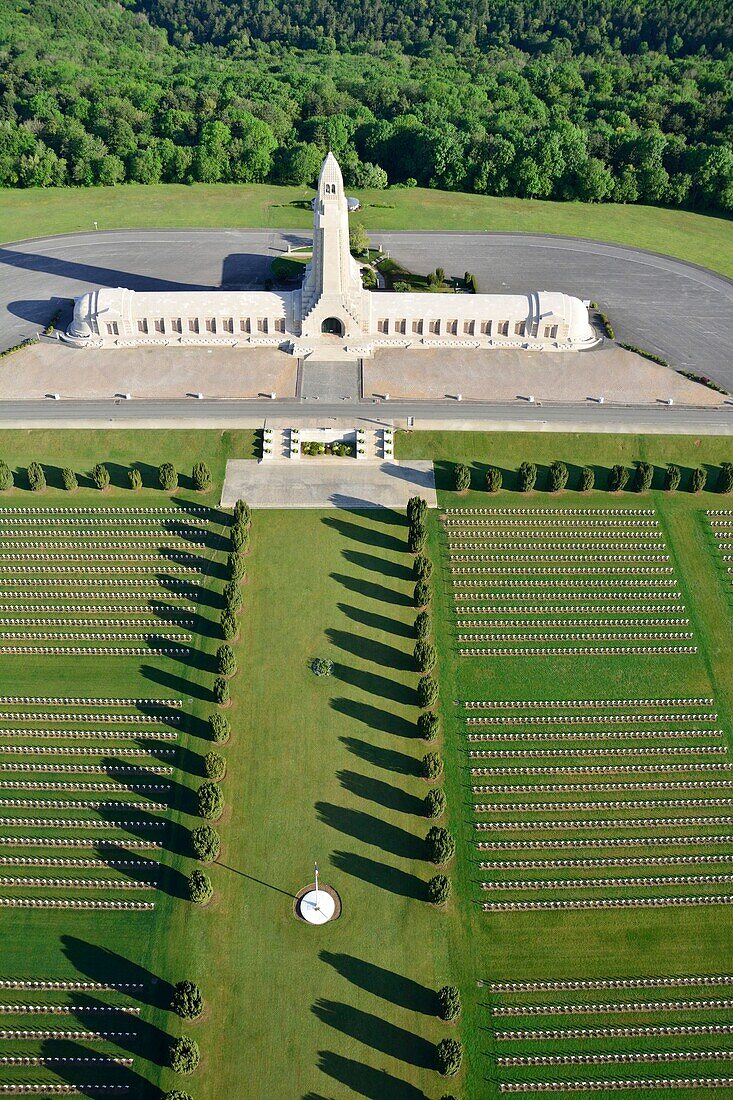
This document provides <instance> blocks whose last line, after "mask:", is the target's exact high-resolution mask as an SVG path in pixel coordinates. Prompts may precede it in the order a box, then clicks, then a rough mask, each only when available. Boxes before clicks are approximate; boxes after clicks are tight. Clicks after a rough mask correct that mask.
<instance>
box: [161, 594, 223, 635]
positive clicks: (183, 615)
mask: <svg viewBox="0 0 733 1100" xmlns="http://www.w3.org/2000/svg"><path fill="white" fill-rule="evenodd" d="M148 608H149V610H150V611H152V613H153V614H154V615H155V617H156V618H157V619H159V620H160V622H161V623H162V624H164V625H165V626H168V627H179V628H180V630H181V631H182V632H183V631H191V632H192V633H193V634H200V635H201V636H202V637H205V638H219V639H221V638H222V632H221V626H220V625H219V623H218V622H217V621H216V620H215V619H209V618H207V617H206V616H205V615H201V614H200V613H199V612H198V611H196V610H194V608H193V606H183V607H182V606H180V605H175V604H170V603H165V602H164V601H162V600H150V602H149V603H148ZM182 620H186V623H185V625H183V622H182ZM189 623H192V625H190V626H189V625H188V624H189ZM151 625H152V624H151Z"/></svg>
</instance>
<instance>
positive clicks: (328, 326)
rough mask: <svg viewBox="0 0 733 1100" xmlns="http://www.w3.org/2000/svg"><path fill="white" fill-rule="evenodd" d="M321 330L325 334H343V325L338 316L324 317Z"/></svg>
mask: <svg viewBox="0 0 733 1100" xmlns="http://www.w3.org/2000/svg"><path fill="white" fill-rule="evenodd" d="M321 332H322V333H323V334H324V335H325V336H343V334H344V326H343V325H342V323H341V322H340V321H339V319H338V317H326V318H325V320H324V321H323V323H322V324H321Z"/></svg>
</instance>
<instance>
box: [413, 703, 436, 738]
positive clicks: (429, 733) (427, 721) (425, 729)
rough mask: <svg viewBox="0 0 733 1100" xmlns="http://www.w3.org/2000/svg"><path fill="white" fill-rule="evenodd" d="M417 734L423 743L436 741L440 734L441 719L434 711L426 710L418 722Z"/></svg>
mask: <svg viewBox="0 0 733 1100" xmlns="http://www.w3.org/2000/svg"><path fill="white" fill-rule="evenodd" d="M417 732H418V733H419V734H420V736H421V737H422V739H423V741H434V740H435V739H436V737H437V736H438V734H439V733H440V718H439V717H438V715H437V714H436V713H435V711H434V710H426V711H425V713H424V714H421V715H420V717H419V718H418V720H417Z"/></svg>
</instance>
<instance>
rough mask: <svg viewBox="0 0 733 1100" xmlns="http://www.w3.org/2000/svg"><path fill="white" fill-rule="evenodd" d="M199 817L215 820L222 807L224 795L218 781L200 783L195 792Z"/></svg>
mask: <svg viewBox="0 0 733 1100" xmlns="http://www.w3.org/2000/svg"><path fill="white" fill-rule="evenodd" d="M196 801H197V803H198V811H199V817H203V818H204V819H205V820H206V821H216V819H217V818H218V817H221V814H222V810H223V809H224V795H223V794H222V793H221V787H220V786H219V784H218V783H202V784H201V786H200V787H199V789H198V791H197V792H196Z"/></svg>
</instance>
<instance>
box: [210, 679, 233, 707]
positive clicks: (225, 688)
mask: <svg viewBox="0 0 733 1100" xmlns="http://www.w3.org/2000/svg"><path fill="white" fill-rule="evenodd" d="M213 693H214V702H216V703H218V704H219V706H220V707H223V706H224V704H225V703H228V702H229V699H230V695H229V681H228V680H225V679H224V677H223V676H217V678H216V679H215V680H214V687H213Z"/></svg>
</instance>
